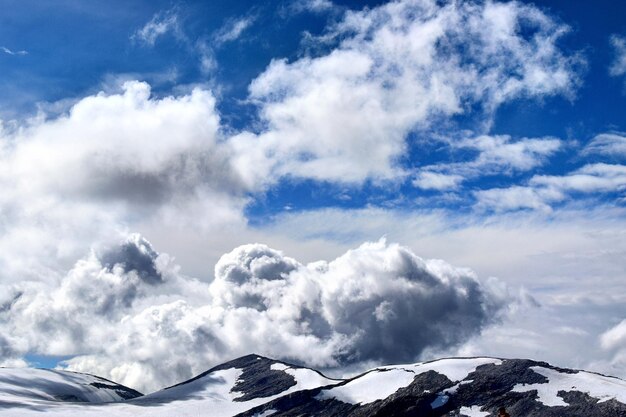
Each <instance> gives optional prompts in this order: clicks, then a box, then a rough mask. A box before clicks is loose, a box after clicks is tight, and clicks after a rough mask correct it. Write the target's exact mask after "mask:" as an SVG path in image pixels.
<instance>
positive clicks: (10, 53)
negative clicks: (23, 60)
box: [0, 46, 28, 55]
mask: <svg viewBox="0 0 626 417" xmlns="http://www.w3.org/2000/svg"><path fill="white" fill-rule="evenodd" d="M0 51H2V52H4V53H5V54H9V55H28V51H24V50H20V51H14V50H12V49H9V48H7V47H6V46H0Z"/></svg>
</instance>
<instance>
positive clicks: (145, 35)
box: [131, 8, 184, 46]
mask: <svg viewBox="0 0 626 417" xmlns="http://www.w3.org/2000/svg"><path fill="white" fill-rule="evenodd" d="M168 33H171V34H173V35H174V36H175V37H177V38H182V37H183V36H184V35H183V32H182V30H181V27H180V18H179V16H178V11H177V9H176V8H173V9H170V10H166V11H163V12H159V13H157V14H155V15H154V16H153V17H152V19H151V20H150V21H149V22H148V23H146V24H145V25H144V26H143V27H141V28H140V29H138V30H137V31H135V33H133V34H132V36H131V39H132V40H134V41H137V42H140V43H143V44H144V45H147V46H154V44H155V42H156V41H157V39H158V38H160V37H162V36H165V35H167V34H168Z"/></svg>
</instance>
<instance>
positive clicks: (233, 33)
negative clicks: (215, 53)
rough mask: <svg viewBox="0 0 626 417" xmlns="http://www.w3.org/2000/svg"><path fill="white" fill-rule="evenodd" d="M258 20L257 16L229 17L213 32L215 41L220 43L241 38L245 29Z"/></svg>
mask: <svg viewBox="0 0 626 417" xmlns="http://www.w3.org/2000/svg"><path fill="white" fill-rule="evenodd" d="M255 20H256V16H245V17H241V18H238V19H229V20H227V21H226V23H224V25H222V27H221V28H220V29H219V30H217V31H216V32H215V33H214V34H213V37H212V38H213V41H214V42H215V43H217V44H219V45H221V44H224V43H227V42H232V41H234V40H236V39H239V38H240V37H241V36H242V34H243V33H244V31H245V30H246V29H248V28H249V27H250V26H251V25H252V24H253V23H254V21H255Z"/></svg>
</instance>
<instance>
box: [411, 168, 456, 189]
mask: <svg viewBox="0 0 626 417" xmlns="http://www.w3.org/2000/svg"><path fill="white" fill-rule="evenodd" d="M462 181H463V177H462V176H460V175H454V174H440V173H437V172H429V171H422V172H420V173H419V174H418V175H417V178H415V179H414V180H413V185H414V186H415V187H419V188H422V189H424V190H439V191H441V190H450V189H456V188H458V186H459V184H460V183H461V182H462Z"/></svg>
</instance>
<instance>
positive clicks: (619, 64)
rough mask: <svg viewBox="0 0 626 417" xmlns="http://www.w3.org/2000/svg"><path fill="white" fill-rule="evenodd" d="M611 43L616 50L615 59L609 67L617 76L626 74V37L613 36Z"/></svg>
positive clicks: (611, 72)
mask: <svg viewBox="0 0 626 417" xmlns="http://www.w3.org/2000/svg"><path fill="white" fill-rule="evenodd" d="M611 45H613V49H614V51H615V60H614V61H613V63H612V64H611V67H610V68H609V72H610V74H611V75H613V76H615V77H617V76H621V75H624V74H626V37H624V36H619V35H613V36H611Z"/></svg>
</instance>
